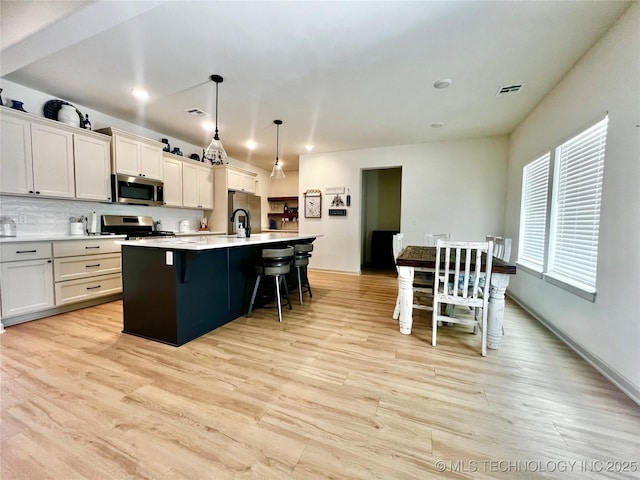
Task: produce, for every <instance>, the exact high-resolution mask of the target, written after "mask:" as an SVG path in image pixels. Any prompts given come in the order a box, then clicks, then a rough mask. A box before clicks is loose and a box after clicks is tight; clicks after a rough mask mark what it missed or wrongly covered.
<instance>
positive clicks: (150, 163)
mask: <svg viewBox="0 0 640 480" xmlns="http://www.w3.org/2000/svg"><path fill="white" fill-rule="evenodd" d="M98 132H100V133H104V134H107V135H111V136H112V137H113V142H112V154H113V155H112V161H113V171H114V172H116V173H122V174H125V175H131V176H134V177H148V178H151V179H154V180H162V179H163V173H162V171H163V167H164V161H163V157H162V148H163V144H162V143H160V142H156V141H154V140H150V139H148V138H144V137H140V136H138V135H133V134H131V133H129V132H125V131H123V130H118V129H115V128H111V127H109V128H103V129H100V130H98Z"/></svg>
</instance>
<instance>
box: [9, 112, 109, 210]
mask: <svg viewBox="0 0 640 480" xmlns="http://www.w3.org/2000/svg"><path fill="white" fill-rule="evenodd" d="M0 128H1V131H0V138H1V139H2V140H1V141H0V146H1V149H2V150H1V157H0V169H1V171H2V174H1V175H0V192H1V193H9V194H18V195H37V196H42V197H57V198H78V199H82V200H94V201H110V199H111V184H110V174H111V165H110V155H109V144H110V141H111V139H110V138H109V137H108V136H106V135H102V134H99V133H95V132H91V131H87V130H82V129H79V128H77V127H71V126H69V125H65V124H63V123H60V122H57V121H55V120H49V119H46V118H41V117H36V116H34V115H31V114H28V113H24V112H18V111H15V110H11V109H5V108H1V107H0Z"/></svg>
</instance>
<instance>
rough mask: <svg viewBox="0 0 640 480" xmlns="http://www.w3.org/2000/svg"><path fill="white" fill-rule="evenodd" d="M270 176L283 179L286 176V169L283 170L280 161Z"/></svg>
mask: <svg viewBox="0 0 640 480" xmlns="http://www.w3.org/2000/svg"><path fill="white" fill-rule="evenodd" d="M270 178H271V179H272V180H282V179H283V178H285V175H284V170H282V167H281V166H280V164H279V163H278V162H276V164H275V165H274V166H273V170H271V177H270Z"/></svg>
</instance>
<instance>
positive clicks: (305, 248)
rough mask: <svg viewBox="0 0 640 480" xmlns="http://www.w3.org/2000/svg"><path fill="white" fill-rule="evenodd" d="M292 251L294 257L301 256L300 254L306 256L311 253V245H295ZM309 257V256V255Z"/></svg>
mask: <svg viewBox="0 0 640 480" xmlns="http://www.w3.org/2000/svg"><path fill="white" fill-rule="evenodd" d="M293 248H294V250H295V254H296V256H298V255H301V254H305V255H306V254H308V253H309V252H312V251H313V243H296V244H295V245H294V246H293ZM309 256H311V255H309Z"/></svg>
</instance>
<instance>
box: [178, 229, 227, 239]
mask: <svg viewBox="0 0 640 480" xmlns="http://www.w3.org/2000/svg"><path fill="white" fill-rule="evenodd" d="M174 233H175V234H176V237H192V236H194V235H226V233H227V232H210V231H208V230H205V231H200V230H194V231H192V232H174Z"/></svg>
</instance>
